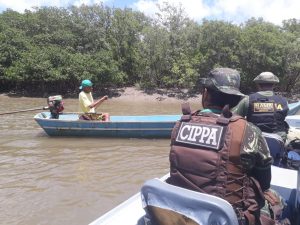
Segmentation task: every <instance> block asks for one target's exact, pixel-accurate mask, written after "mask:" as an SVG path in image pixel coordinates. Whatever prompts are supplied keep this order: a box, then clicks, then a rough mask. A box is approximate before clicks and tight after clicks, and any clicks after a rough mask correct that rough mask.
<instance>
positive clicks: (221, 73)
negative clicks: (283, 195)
mask: <svg viewBox="0 0 300 225" xmlns="http://www.w3.org/2000/svg"><path fill="white" fill-rule="evenodd" d="M201 83H202V85H203V87H204V89H203V91H202V105H203V110H201V111H200V113H202V114H203V113H214V114H220V113H221V110H222V108H223V107H224V106H225V105H227V104H228V105H229V107H230V108H232V107H234V106H236V104H238V100H239V99H240V97H244V95H243V94H242V93H241V92H240V91H239V87H240V74H239V72H238V71H236V70H233V69H230V68H217V69H214V70H212V71H211V72H210V74H209V77H208V78H204V79H202V80H201ZM245 134H246V135H245V138H244V141H243V144H242V148H241V151H240V153H241V160H242V164H243V166H244V168H246V169H247V170H252V171H253V172H252V174H257V175H258V176H257V177H256V179H257V180H258V181H259V183H260V186H261V188H262V190H263V191H265V190H267V189H268V188H269V187H270V182H271V164H272V157H271V155H270V151H269V148H268V145H267V143H266V141H265V139H264V138H263V136H262V133H261V131H260V129H259V128H258V127H257V126H255V125H253V124H252V123H247V127H246V132H245Z"/></svg>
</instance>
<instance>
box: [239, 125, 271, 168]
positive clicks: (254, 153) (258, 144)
mask: <svg viewBox="0 0 300 225" xmlns="http://www.w3.org/2000/svg"><path fill="white" fill-rule="evenodd" d="M241 161H242V164H243V166H244V168H246V169H247V170H252V169H258V170H264V169H269V168H270V166H271V164H272V162H273V159H272V156H271V155H270V151H269V148H268V145H267V142H266V140H265V138H264V137H263V136H262V133H261V131H260V129H259V128H258V127H256V126H255V125H253V124H252V123H249V122H248V123H247V125H246V130H245V136H244V141H243V143H242V146H241Z"/></svg>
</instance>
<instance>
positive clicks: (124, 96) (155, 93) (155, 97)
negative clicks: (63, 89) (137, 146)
mask: <svg viewBox="0 0 300 225" xmlns="http://www.w3.org/2000/svg"><path fill="white" fill-rule="evenodd" d="M106 92H107V93H105V92H103V93H102V92H101V93H98V92H97V90H94V92H93V96H94V99H96V98H99V97H101V96H104V95H108V96H109V98H110V99H116V100H117V99H118V100H124V101H172V102H177V101H187V100H188V101H200V100H201V94H200V93H191V92H188V91H187V90H179V89H177V90H174V89H157V90H149V91H145V90H141V89H138V88H136V87H125V88H117V89H109V90H108V91H106ZM78 93H79V92H78ZM52 95H56V94H49V95H48V94H47V93H45V94H44V95H43V96H28V95H27V94H22V93H1V94H0V96H8V97H20V98H22V97H28V98H31V97H32V98H47V97H48V96H52ZM62 96H63V98H77V96H78V94H75V93H74V94H67V95H62Z"/></svg>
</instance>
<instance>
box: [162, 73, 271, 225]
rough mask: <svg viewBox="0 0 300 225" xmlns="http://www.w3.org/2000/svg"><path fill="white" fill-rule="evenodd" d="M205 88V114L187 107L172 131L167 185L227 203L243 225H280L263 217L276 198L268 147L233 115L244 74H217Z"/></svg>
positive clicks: (257, 133)
mask: <svg viewBox="0 0 300 225" xmlns="http://www.w3.org/2000/svg"><path fill="white" fill-rule="evenodd" d="M201 84H202V91H201V93H202V105H203V109H202V110H199V111H197V112H195V113H191V112H190V110H189V107H183V114H184V115H183V116H182V118H181V120H180V121H178V122H177V123H176V125H175V127H174V129H173V132H172V139H171V151H170V155H169V159H170V178H169V179H168V180H167V182H168V183H170V184H173V185H176V186H180V187H183V188H187V189H190V190H194V191H198V192H202V193H207V194H211V195H215V196H217V197H220V198H223V199H225V200H227V201H228V202H229V203H231V205H232V206H233V208H234V209H235V211H236V214H237V217H238V220H239V222H240V224H249V225H260V224H275V223H274V222H275V221H274V220H272V219H271V218H270V217H268V216H266V215H263V214H261V211H260V209H261V208H262V207H263V206H264V205H265V197H266V198H269V196H272V197H273V195H272V193H270V191H269V188H270V182H271V164H272V157H271V155H270V151H269V148H268V146H267V143H266V141H265V139H264V138H263V136H262V133H261V131H260V129H259V128H258V127H256V126H255V125H253V124H252V123H248V122H247V121H246V120H245V119H244V118H243V117H241V116H238V115H232V113H231V112H230V111H229V108H230V107H233V106H235V105H236V104H238V101H239V100H240V97H241V96H243V94H242V93H241V92H240V91H239V86H240V74H239V72H238V71H237V70H234V69H230V68H217V69H214V70H212V71H210V73H209V74H208V77H207V78H204V79H201ZM270 221H271V223H268V222H270Z"/></svg>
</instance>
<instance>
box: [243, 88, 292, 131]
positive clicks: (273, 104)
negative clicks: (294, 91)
mask: <svg viewBox="0 0 300 225" xmlns="http://www.w3.org/2000/svg"><path fill="white" fill-rule="evenodd" d="M288 110H289V108H288V104H287V101H286V99H285V98H283V97H281V96H278V95H273V96H263V95H261V94H259V93H254V94H251V95H249V110H248V114H247V120H248V121H249V122H252V123H253V124H255V125H256V126H258V127H259V128H260V130H261V131H263V132H267V133H276V132H280V131H286V127H285V124H284V120H285V117H286V115H287V113H288Z"/></svg>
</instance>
